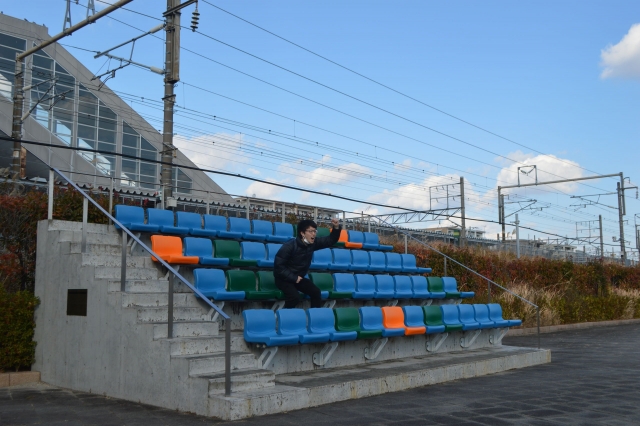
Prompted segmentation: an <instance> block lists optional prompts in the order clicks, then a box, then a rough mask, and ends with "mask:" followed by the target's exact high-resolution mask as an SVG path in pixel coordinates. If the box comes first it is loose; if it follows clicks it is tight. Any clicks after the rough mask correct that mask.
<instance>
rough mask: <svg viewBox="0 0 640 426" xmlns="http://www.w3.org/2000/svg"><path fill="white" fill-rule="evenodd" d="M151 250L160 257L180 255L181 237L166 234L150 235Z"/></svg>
mask: <svg viewBox="0 0 640 426" xmlns="http://www.w3.org/2000/svg"><path fill="white" fill-rule="evenodd" d="M151 250H152V251H153V252H154V253H156V254H157V255H158V256H160V257H166V256H182V239H180V237H170V236H166V235H152V236H151Z"/></svg>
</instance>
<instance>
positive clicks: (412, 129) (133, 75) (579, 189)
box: [0, 0, 640, 251]
mask: <svg viewBox="0 0 640 426" xmlns="http://www.w3.org/2000/svg"><path fill="white" fill-rule="evenodd" d="M207 1H209V2H210V3H213V4H215V5H217V6H219V7H220V8H222V9H225V10H227V11H229V12H232V13H234V14H236V15H238V16H240V17H242V18H244V19H246V20H248V21H250V22H253V23H255V24H257V25H260V26H262V27H264V28H266V29H268V30H270V31H272V32H274V33H276V34H278V35H280V36H282V37H284V38H287V39H289V40H291V41H293V42H295V43H298V44H300V45H301V46H304V47H305V48H307V49H309V50H312V51H314V52H316V53H318V54H320V55H323V56H326V57H327V58H329V59H331V60H333V61H335V62H337V63H339V64H341V65H343V66H345V67H348V68H351V69H353V70H355V71H357V72H359V73H361V74H364V75H366V76H367V77H370V78H372V79H374V80H376V81H379V82H381V83H383V84H385V85H388V86H390V87H392V88H394V89H396V90H398V91H400V92H402V93H404V94H407V95H409V96H411V97H413V98H416V99H418V100H420V101H422V102H424V103H426V104H428V105H431V106H433V107H435V108H437V109H440V110H442V111H445V112H446V113H448V114H451V115H453V116H455V117H458V118H460V119H463V120H465V121H467V122H470V123H473V124H475V125H477V126H479V127H482V128H483V129H487V130H490V131H491V132H493V133H495V134H497V135H500V136H501V137H503V138H506V139H509V140H511V141H514V142H517V143H518V144H521V145H518V144H516V143H513V142H509V141H506V140H505V139H503V138H501V137H497V136H495V135H492V134H489V133H487V132H484V131H482V130H479V129H477V128H475V127H472V126H469V125H467V124H465V123H463V122H461V121H459V120H456V119H454V118H452V117H450V116H447V115H444V114H442V113H440V112H438V111H436V110H434V109H432V108H429V107H426V106H424V105H421V104H419V103H417V102H414V101H412V100H409V99H407V98H406V97H403V96H401V95H398V94H396V93H393V92H392V91H390V90H387V89H385V88H383V87H381V86H379V85H376V84H374V83H372V82H370V81H367V80H365V79H363V78H361V77H359V76H356V75H354V74H352V73H350V72H348V71H346V70H344V69H341V68H339V67H337V66H335V65H333V64H330V63H328V62H327V61H324V60H322V59H320V58H318V57H316V56H313V55H311V54H309V53H308V52H305V51H303V50H301V49H299V48H297V47H295V46H292V45H291V44H287V43H286V42H284V41H282V40H280V39H278V38H276V37H274V36H272V35H269V34H267V33H265V32H263V31H261V30H259V29H257V28H255V27H252V26H250V25H248V24H247V23H245V22H242V21H240V20H238V19H237V18H234V17H232V16H230V15H229V14H226V13H224V12H222V11H220V10H218V9H216V8H214V7H212V6H210V5H209V4H206V3H203V2H202V1H201V2H200V5H199V11H200V14H201V15H200V28H199V30H200V31H201V32H203V33H205V34H206V35H208V36H210V37H213V38H216V39H218V40H219V41H222V42H224V43H228V44H230V45H232V46H234V47H235V48H237V49H242V50H245V51H246V52H248V53H251V54H254V55H256V56H258V57H260V58H262V59H264V60H266V61H270V62H272V63H273V64H277V65H278V66H280V67H283V68H286V69H289V70H291V71H293V72H295V73H298V74H300V75H302V76H304V77H307V78H308V79H311V80H315V81H317V82H319V83H321V84H324V85H326V86H329V87H331V88H333V89H335V91H334V90H330V89H328V88H326V87H322V86H321V85H319V84H316V83H313V82H311V81H309V80H307V79H304V78H301V77H299V76H296V75H293V74H292V73H289V72H286V71H285V70H283V69H280V68H278V67H276V66H274V65H271V64H268V63H266V62H264V61H260V60H258V59H256V58H254V57H251V56H249V55H247V54H246V53H242V52H240V51H238V50H234V49H233V48H230V47H228V46H225V45H223V44H221V43H219V42H216V41H214V40H212V39H211V38H207V37H205V36H203V35H200V34H196V33H192V32H190V31H188V30H183V32H182V46H183V47H184V48H185V49H189V50H192V51H194V52H198V53H199V54H200V55H203V56H206V57H207V58H210V59H213V60H215V61H218V62H220V63H222V64H224V65H226V66H228V67H233V68H235V69H237V70H239V71H241V72H244V73H248V74H250V75H252V76H254V77H256V78H259V79H262V80H264V81H265V82H268V83H270V84H271V85H269V84H266V83H265V82H260V81H257V80H256V79H253V78H250V77H248V76H246V75H243V74H241V73H239V72H237V71H233V70H231V69H229V68H225V67H224V66H221V65H219V64H216V63H214V62H212V61H211V60H210V59H205V58H202V57H199V56H197V55H195V54H193V53H191V52H188V51H186V50H183V52H182V56H181V58H182V65H181V79H182V82H181V83H179V84H178V86H177V87H176V93H177V94H178V104H179V105H180V106H184V107H186V108H188V109H189V110H190V111H182V112H181V113H180V116H179V117H177V118H176V123H177V126H176V132H177V133H178V136H177V140H176V144H177V145H178V146H180V147H181V149H183V150H184V151H185V152H186V153H187V154H188V155H189V156H190V157H191V158H192V159H193V160H194V161H196V163H198V164H200V165H202V166H203V167H208V168H215V169H218V170H224V171H230V172H234V173H242V174H246V175H249V176H254V177H257V178H261V179H267V180H273V181H276V182H282V183H287V184H291V185H296V186H301V187H305V188H310V189H314V190H319V191H324V192H330V193H332V194H340V195H343V196H347V197H354V198H357V199H359V200H362V201H363V202H344V201H340V200H336V199H332V198H329V197H325V196H317V195H308V194H304V193H301V192H298V191H292V190H279V189H277V188H275V187H272V186H268V185H265V184H251V183H250V182H249V181H246V180H241V179H235V178H220V177H216V178H215V180H216V181H217V182H218V183H220V184H221V185H222V187H223V188H225V190H227V191H229V192H230V193H233V194H248V195H253V194H255V195H256V196H258V197H266V198H274V199H278V200H283V201H287V202H302V203H313V204H318V205H322V206H327V207H333V208H341V209H345V210H347V211H363V210H366V211H367V212H369V213H373V212H384V211H387V209H385V208H382V207H375V206H370V205H369V204H368V203H367V201H368V202H378V203H381V204H391V205H402V206H404V207H409V208H413V209H426V208H429V195H428V194H429V193H428V187H429V186H434V185H438V184H444V183H447V182H454V181H457V180H458V179H459V176H464V177H465V179H466V181H467V188H466V190H467V196H468V200H467V216H469V217H472V218H478V219H485V220H496V219H497V206H496V204H497V203H496V187H497V185H498V184H501V185H508V184H511V183H514V182H516V176H517V173H516V170H517V167H518V166H523V165H531V164H535V165H537V167H538V169H539V172H538V178H539V180H540V181H544V180H552V179H560V178H571V177H579V176H589V175H594V174H610V173H617V172H624V174H625V176H629V177H630V178H631V182H632V183H633V184H634V185H635V182H638V181H640V176H638V170H637V165H638V160H639V159H640V158H639V155H638V149H637V142H636V141H637V140H638V138H639V137H640V120H639V119H638V107H639V106H640V105H639V104H640V96H639V95H640V84H639V83H640V27H638V28H637V31H635V32H634V31H633V30H632V26H633V25H634V24H636V23H638V22H640V13H639V12H640V4H638V2H634V1H612V2H584V1H563V2H557V1H554V2H552V1H546V2H545V1H540V2H506V1H500V2H498V1H485V2H472V1H459V2H443V1H441V2H433V1H398V2H383V1H349V2H344V1H341V2H338V1H330V2H298V1H277V2H264V1H229V0H207ZM65 4H66V2H65V1H63V0H46V1H45V0H32V1H30V2H10V3H5V4H3V5H2V6H1V7H0V9H1V10H2V11H3V12H4V13H6V14H10V15H13V16H16V17H20V18H26V19H28V20H30V21H35V22H37V23H41V24H45V25H46V26H47V27H48V28H49V33H50V34H55V33H58V32H59V31H60V30H61V27H62V22H63V17H64V9H65ZM96 4H97V6H98V7H99V8H101V7H104V4H103V3H100V2H99V1H98V0H96ZM163 4H164V2H162V1H157V0H156V1H151V0H134V1H133V2H132V3H130V4H129V5H128V6H127V8H129V9H131V10H135V11H138V12H142V13H145V14H148V15H150V16H153V17H160V16H161V14H162V9H163V7H162V5H163ZM83 5H86V0H80V5H75V4H74V3H73V2H72V20H73V22H74V23H76V22H78V21H80V20H81V19H82V18H83V17H84V13H85V11H86V8H84V7H83ZM192 10H193V7H189V8H187V9H186V11H185V13H184V14H183V25H184V26H188V25H189V22H188V21H189V20H190V15H191V11H192ZM113 17H114V18H116V19H118V20H120V21H123V22H125V23H127V24H129V25H133V26H135V27H138V28H141V29H144V30H148V29H150V28H152V27H154V26H156V25H157V24H158V23H159V21H157V20H154V19H151V18H147V17H144V16H141V15H139V14H135V13H132V12H129V11H124V10H122V11H118V12H116V13H115V14H114V15H113ZM138 34H140V32H139V31H137V30H135V29H133V28H131V27H128V26H126V25H124V24H122V23H120V22H117V21H115V20H113V19H110V18H103V19H102V20H101V21H100V22H98V23H96V24H94V25H91V26H90V27H88V28H85V29H83V30H81V31H80V32H78V33H76V34H75V35H73V36H72V37H68V38H66V39H65V40H63V41H62V43H63V44H66V45H69V46H75V47H81V48H84V49H89V50H104V49H106V48H109V47H112V46H113V45H116V44H118V43H120V42H122V41H125V40H127V39H129V38H131V37H134V36H136V35H138ZM156 35H157V36H159V37H163V33H162V32H159V33H157V34H156ZM68 50H69V51H70V52H71V53H73V54H74V55H76V56H77V57H78V58H80V59H81V60H82V61H83V63H84V64H85V65H86V66H87V67H88V68H89V69H91V70H92V71H94V72H96V73H98V71H99V70H100V72H104V71H105V70H107V69H108V67H109V66H110V65H111V66H113V65H114V63H113V62H112V63H111V64H108V63H105V60H104V59H102V58H101V59H97V60H96V59H93V55H92V54H91V53H89V52H85V51H83V50H79V49H75V48H71V47H69V48H68ZM603 52H605V53H604V54H603ZM114 53H116V54H117V53H121V54H122V55H123V56H125V55H128V53H129V50H128V48H126V47H125V48H122V49H120V50H119V51H117V52H114ZM162 55H163V43H162V42H161V40H158V39H155V38H152V37H147V38H145V39H143V40H141V41H139V42H138V43H137V45H136V49H135V51H134V59H135V60H137V61H139V62H142V63H145V64H148V65H153V66H157V67H162V58H163V56H162ZM605 69H606V70H607V71H606V73H605V74H606V76H605V77H606V78H603V71H605ZM183 83H185V84H183ZM107 84H108V85H109V87H111V88H112V89H113V90H116V91H121V92H124V93H127V94H130V96H129V95H127V99H129V100H130V101H131V102H132V105H133V106H134V107H135V108H136V109H137V110H138V111H139V112H140V113H142V114H143V115H144V116H145V117H149V121H150V122H151V123H152V124H153V125H155V126H157V127H158V128H160V127H159V126H160V124H159V123H160V122H158V121H154V120H158V118H159V117H161V111H159V110H158V109H156V105H155V104H153V103H150V102H149V100H155V101H158V100H159V99H160V98H161V97H162V78H161V77H160V76H157V75H155V74H152V73H149V72H148V71H145V70H142V69H138V68H133V67H129V68H127V69H124V70H121V71H118V73H117V77H116V78H115V79H112V80H110V81H109V82H108V83H107ZM272 85H275V86H279V87H281V88H282V89H286V90H287V91H290V92H293V93H295V94H298V95H300V96H304V97H306V98H308V99H311V100H313V101H315V102H318V103H322V104H325V105H326V106H329V107H331V108H333V109H337V110H340V111H342V112H344V113H347V114H350V115H352V116H355V117H358V118H359V119H361V120H365V121H368V122H370V123H374V124H375V125H377V126H379V127H376V126H373V125H371V124H367V123H364V122H363V121H361V120H357V119H355V118H352V117H348V116H346V115H344V114H341V113H338V112H336V111H334V110H331V109H328V108H326V107H322V106H320V105H318V104H317V103H313V102H311V101H309V100H305V99H303V98H301V97H300V96H295V95H293V94H291V93H287V92H285V91H283V90H281V89H278V88H275V87H274V86H272ZM194 86H198V87H200V88H204V89H206V90H208V91H209V92H205V91H202V90H199V89H196V88H194ZM336 91H341V92H344V93H346V94H348V95H349V96H351V97H354V98H358V99H360V100H362V101H364V102H367V103H369V104H372V105H375V106H376V107H378V108H380V109H384V110H387V111H389V112H391V113H393V114H396V116H394V115H392V114H389V113H386V112H383V111H381V110H380V109H377V108H374V107H371V106H368V105H365V104H364V103H363V102H359V101H357V100H354V99H353V98H350V97H347V96H344V95H342V94H339V93H337V92H336ZM210 92H215V93H217V94H219V95H223V96H226V97H229V98H233V99H235V100H238V101H241V102H244V103H248V104H251V105H254V106H257V107H259V108H263V109H265V110H268V111H271V112H272V113H268V112H265V111H260V110H258V109H256V108H252V107H248V106H246V105H242V104H240V103H238V102H234V101H231V100H229V99H225V98H223V97H221V96H218V95H214V94H212V93H210ZM142 97H144V98H145V102H144V103H142V102H141V98H142ZM191 110H195V111H199V112H201V113H202V114H205V115H201V116H200V117H198V118H196V117H194V115H195V113H194V112H193V111H191ZM273 113H275V114H273ZM276 114H277V115H276ZM188 116H191V118H189V117H188ZM212 116H216V117H222V118H224V119H227V120H232V121H235V122H240V123H244V124H246V125H250V126H255V127H254V128H253V129H248V128H247V127H246V126H244V125H243V127H241V125H239V124H237V123H234V124H229V122H227V123H226V124H223V123H221V122H220V121H213V119H212ZM309 125H312V126H315V128H314V127H311V126H309ZM381 127H382V128H381ZM425 127H428V128H430V129H433V130H435V131H436V132H434V131H432V130H428V129H427V128H425ZM318 128H321V129H325V130H328V131H330V132H333V133H329V132H327V131H325V130H319V129H318ZM383 128H384V129H383ZM387 129H388V130H387ZM262 130H264V131H265V132H263V131H262ZM269 130H271V134H269V132H268V131H269ZM389 130H390V131H389ZM437 132H440V133H437ZM276 133H279V134H280V135H286V138H282V137H278V136H277V135H276ZM336 133H337V134H340V135H344V136H346V138H345V137H342V136H338V135H336ZM442 133H444V134H445V135H443V134H442ZM447 135H448V136H447ZM449 136H450V137H449ZM356 140H358V141H360V142H358V141H356ZM460 140H462V141H464V142H461V141H460ZM214 142H215V143H214ZM316 142H317V143H318V145H316V146H313V144H314V143H316ZM363 142H364V143H363ZM465 142H466V143H465ZM472 145H474V146H472ZM522 145H524V146H522ZM438 148H441V149H438ZM443 149H444V150H447V151H450V152H445V151H444V150H443ZM261 153H262V154H261ZM356 153H358V154H357V155H356ZM540 153H542V154H540ZM367 156H369V157H367ZM512 160H513V161H512ZM338 169H339V170H338ZM345 171H346V172H345ZM521 176H522V179H523V181H527V179H531V177H528V176H525V175H521ZM530 176H532V174H531V175H530ZM367 177H368V178H367ZM529 181H530V180H529ZM498 182H500V183H498ZM615 184H616V181H615V180H614V179H602V180H597V181H589V182H587V184H586V185H582V184H580V185H576V184H565V185H561V186H546V187H544V188H543V190H542V191H541V190H536V189H524V188H521V189H517V190H510V191H508V193H509V195H510V198H509V199H510V200H511V201H521V202H524V201H526V200H528V199H535V200H536V201H537V202H536V204H535V205H534V207H543V210H538V211H537V212H536V211H533V210H524V211H522V212H521V213H520V219H521V222H522V224H523V225H524V226H528V227H530V228H534V229H536V230H538V231H539V232H535V231H529V230H524V231H523V234H522V236H523V237H525V238H526V237H527V235H529V236H530V237H533V235H534V234H536V236H537V237H538V238H540V237H545V238H546V237H547V236H548V234H542V233H541V231H544V232H547V233H550V234H559V235H568V236H569V237H574V236H576V223H575V222H576V221H588V220H597V218H598V215H599V214H601V215H603V218H604V219H605V225H604V228H605V242H606V243H607V244H614V243H613V241H612V236H614V235H617V232H618V231H617V229H618V225H617V223H616V221H617V211H616V210H614V209H611V208H609V207H605V206H603V205H599V206H589V207H582V206H579V205H578V204H580V203H582V204H586V203H585V202H579V201H578V200H577V199H576V198H571V196H576V195H590V194H599V193H605V192H612V191H614V190H615ZM589 198H591V199H592V200H594V201H595V200H599V202H600V203H602V204H605V205H607V206H615V205H616V197H615V196H611V195H608V196H602V197H600V198H599V199H598V197H589ZM434 203H435V202H434V201H433V200H432V206H434ZM451 203H454V201H453V200H451ZM435 204H436V206H438V205H437V203H435ZM526 204H528V203H524V204H522V205H521V206H522V207H524V206H525V205H526ZM516 206H519V204H517V203H514V204H509V206H508V209H507V214H508V213H510V212H513V211H515V210H517V208H518V207H516ZM639 207H640V203H639V202H638V200H637V199H636V193H635V190H630V191H627V216H626V217H625V219H627V220H628V223H627V224H626V225H625V230H626V237H625V238H626V239H627V240H630V247H632V248H634V249H635V237H634V230H633V227H634V214H636V213H640V208H639ZM509 220H513V216H511V217H510V218H509ZM453 221H454V222H457V220H456V219H453ZM448 223H450V222H446V221H443V222H442V223H441V225H445V224H448ZM434 225H438V222H435V223H430V224H422V225H419V226H434ZM471 225H472V226H478V227H480V228H481V229H484V230H486V232H487V234H488V235H489V236H492V237H495V234H496V232H498V226H497V225H496V224H494V223H490V222H481V221H476V222H473V221H472V222H471ZM512 229H513V226H512V225H510V226H508V227H507V230H508V231H511V230H512ZM580 235H581V236H585V234H584V233H581V234H580ZM611 247H613V246H608V247H607V250H608V251H610V250H611ZM580 248H581V247H580ZM587 249H590V247H589V246H587ZM614 249H616V250H619V248H616V247H614Z"/></svg>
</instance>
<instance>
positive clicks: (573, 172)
mask: <svg viewBox="0 0 640 426" xmlns="http://www.w3.org/2000/svg"><path fill="white" fill-rule="evenodd" d="M506 157H509V158H513V159H514V160H517V161H519V163H512V164H510V165H509V166H507V167H505V168H503V169H502V170H500V172H499V173H498V182H500V183H499V184H500V185H501V186H508V185H517V184H518V167H521V168H522V167H523V164H524V165H535V166H537V169H538V182H545V181H551V180H560V179H573V178H579V177H582V176H583V174H582V169H580V165H579V164H578V163H576V162H575V161H571V160H567V159H564V158H558V157H556V156H555V155H535V156H534V155H532V154H524V153H522V152H520V151H516V152H512V153H510V154H507V155H506ZM523 172H526V173H528V174H525V173H523ZM534 182H535V171H532V169H521V170H520V184H525V183H534ZM576 187H577V184H576V183H575V182H567V183H558V184H554V185H548V186H546V188H549V189H555V190H558V191H562V192H573V191H575V189H576Z"/></svg>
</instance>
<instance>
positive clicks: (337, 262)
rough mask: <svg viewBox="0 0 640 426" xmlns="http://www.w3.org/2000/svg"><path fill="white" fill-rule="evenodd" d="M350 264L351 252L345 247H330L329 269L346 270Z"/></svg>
mask: <svg viewBox="0 0 640 426" xmlns="http://www.w3.org/2000/svg"><path fill="white" fill-rule="evenodd" d="M350 265H351V252H350V250H346V249H331V264H330V265H329V269H330V270H332V271H348V270H349V266H350Z"/></svg>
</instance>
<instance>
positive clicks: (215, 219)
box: [203, 214, 227, 231]
mask: <svg viewBox="0 0 640 426" xmlns="http://www.w3.org/2000/svg"><path fill="white" fill-rule="evenodd" d="M203 219H204V229H209V230H212V231H226V230H227V218H226V217H224V216H217V215H212V214H205V215H204V216H203Z"/></svg>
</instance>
